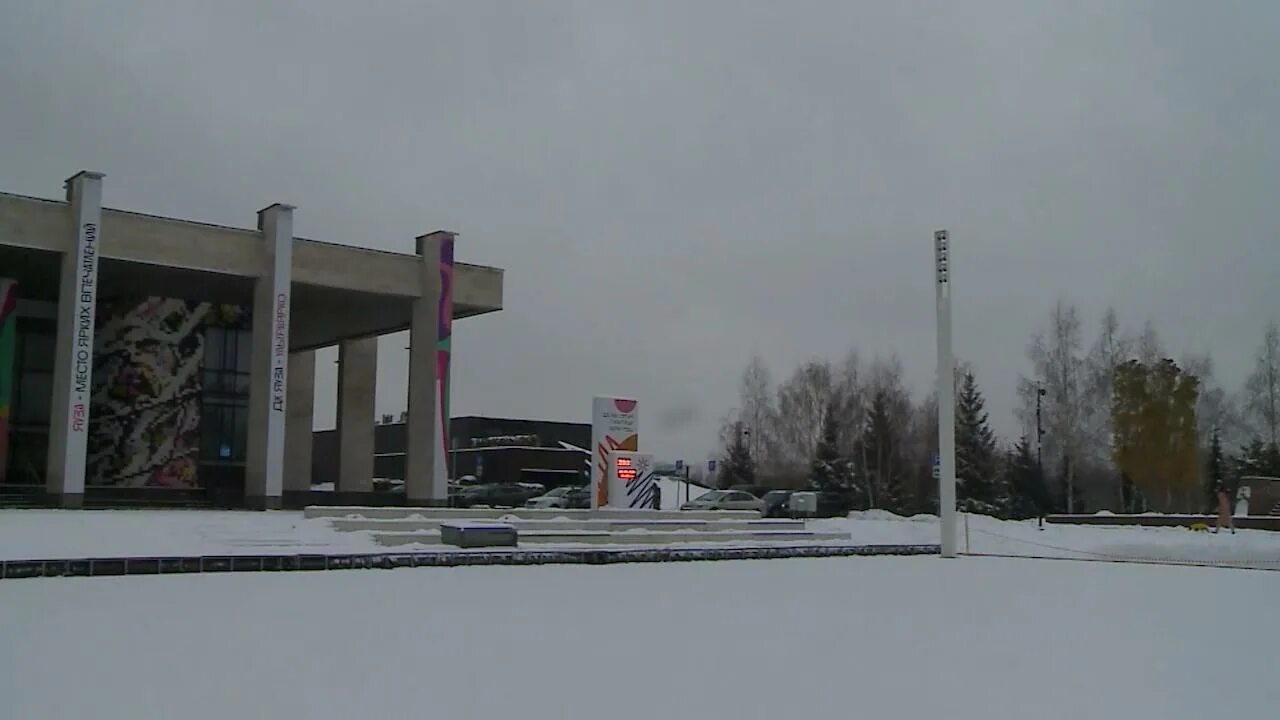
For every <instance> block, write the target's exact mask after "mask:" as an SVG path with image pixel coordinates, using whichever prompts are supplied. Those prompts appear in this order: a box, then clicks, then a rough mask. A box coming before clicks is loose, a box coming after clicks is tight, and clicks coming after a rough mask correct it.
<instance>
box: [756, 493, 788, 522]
mask: <svg viewBox="0 0 1280 720" xmlns="http://www.w3.org/2000/svg"><path fill="white" fill-rule="evenodd" d="M791 492H792V491H791V490H770V491H769V492H767V493H765V494H764V497H762V498H760V499H761V500H762V501H764V508H763V509H762V510H761V511H760V515H761V516H762V517H767V518H784V517H789V516H790V515H791Z"/></svg>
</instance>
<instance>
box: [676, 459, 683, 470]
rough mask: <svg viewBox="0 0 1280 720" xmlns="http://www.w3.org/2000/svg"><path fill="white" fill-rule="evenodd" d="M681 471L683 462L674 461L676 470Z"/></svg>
mask: <svg viewBox="0 0 1280 720" xmlns="http://www.w3.org/2000/svg"><path fill="white" fill-rule="evenodd" d="M683 469H684V461H683V460H677V461H676V470H683Z"/></svg>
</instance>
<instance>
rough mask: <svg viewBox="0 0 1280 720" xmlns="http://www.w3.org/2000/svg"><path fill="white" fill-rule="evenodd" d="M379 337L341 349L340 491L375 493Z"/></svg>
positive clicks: (346, 342)
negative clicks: (374, 461)
mask: <svg viewBox="0 0 1280 720" xmlns="http://www.w3.org/2000/svg"><path fill="white" fill-rule="evenodd" d="M377 385H378V338H376V337H372V338H363V339H360V340H344V341H343V342H342V344H341V345H339V346H338V482H337V488H336V489H337V490H338V491H340V492H366V493H367V492H373V432H374V412H375V403H374V401H375V396H376V393H377Z"/></svg>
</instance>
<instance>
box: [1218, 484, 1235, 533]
mask: <svg viewBox="0 0 1280 720" xmlns="http://www.w3.org/2000/svg"><path fill="white" fill-rule="evenodd" d="M1213 493H1214V495H1216V496H1217V498H1218V521H1217V522H1216V523H1214V526H1213V532H1214V533H1217V532H1218V531H1219V530H1221V529H1222V526H1223V525H1226V526H1227V527H1229V528H1231V534H1232V535H1235V534H1236V523H1235V521H1234V520H1232V519H1231V500H1230V499H1229V498H1228V497H1227V487H1226V485H1225V484H1223V482H1222V479H1221V478H1218V479H1215V480H1214V481H1213Z"/></svg>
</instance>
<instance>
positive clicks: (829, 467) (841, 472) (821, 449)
mask: <svg viewBox="0 0 1280 720" xmlns="http://www.w3.org/2000/svg"><path fill="white" fill-rule="evenodd" d="M839 442H840V419H839V417H838V416H837V414H836V408H835V406H834V404H833V405H828V406H827V411H826V414H825V415H824V417H823V418H822V438H821V439H819V440H818V447H817V449H816V451H815V452H814V456H813V461H812V462H811V463H810V466H809V483H810V484H811V485H812V486H813V488H814V489H815V490H849V489H850V488H851V487H852V486H853V468H852V466H851V465H850V463H849V461H848V460H846V459H845V458H843V457H841V456H840V450H839Z"/></svg>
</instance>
